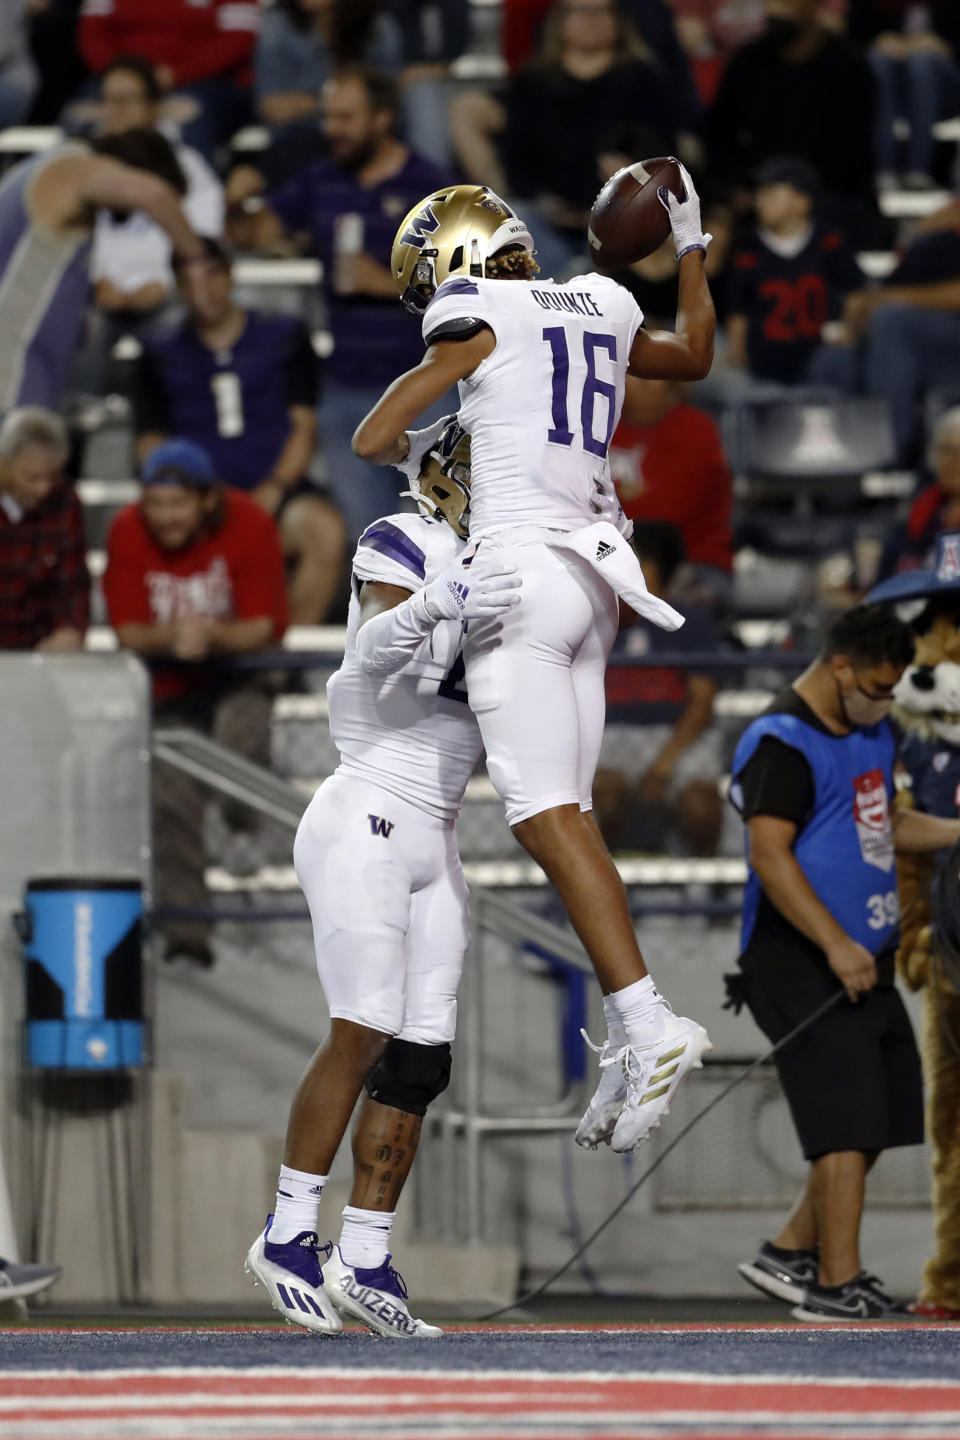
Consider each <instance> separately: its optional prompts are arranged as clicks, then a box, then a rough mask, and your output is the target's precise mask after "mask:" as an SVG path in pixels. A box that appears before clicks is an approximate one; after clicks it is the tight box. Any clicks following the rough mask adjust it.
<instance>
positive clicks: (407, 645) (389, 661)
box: [357, 590, 439, 675]
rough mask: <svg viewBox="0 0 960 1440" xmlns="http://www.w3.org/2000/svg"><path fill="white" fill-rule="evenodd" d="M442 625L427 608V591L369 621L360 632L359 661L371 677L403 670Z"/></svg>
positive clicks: (381, 612) (358, 634)
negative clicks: (439, 624) (425, 595)
mask: <svg viewBox="0 0 960 1440" xmlns="http://www.w3.org/2000/svg"><path fill="white" fill-rule="evenodd" d="M438 623H439V622H438V621H437V620H435V619H434V617H433V616H432V615H431V614H430V612H429V610H428V609H427V607H426V603H425V601H424V597H423V591H422V590H418V591H417V592H416V594H414V595H411V596H410V598H409V599H408V600H403V601H401V603H400V604H399V605H394V606H393V608H392V609H390V610H381V611H380V613H379V614H377V615H373V616H371V618H370V619H369V620H365V621H364V623H363V624H362V625H361V626H360V629H359V630H358V631H357V659H358V660H359V662H360V668H361V669H362V670H364V671H365V672H366V674H367V675H392V674H394V672H395V671H397V670H401V669H402V668H403V666H404V665H406V664H407V662H408V661H409V660H412V659H413V656H414V655H415V654H416V652H417V651H418V650H419V648H420V646H421V645H422V644H423V642H424V640H426V638H427V637H428V636H429V635H431V634H432V633H433V631H434V630H435V629H436V627H437V624H438Z"/></svg>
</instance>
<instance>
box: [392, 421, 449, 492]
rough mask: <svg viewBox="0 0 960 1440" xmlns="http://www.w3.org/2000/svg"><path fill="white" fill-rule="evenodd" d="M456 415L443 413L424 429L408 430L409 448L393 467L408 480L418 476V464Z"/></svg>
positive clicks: (421, 462)
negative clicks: (403, 457) (404, 457)
mask: <svg viewBox="0 0 960 1440" xmlns="http://www.w3.org/2000/svg"><path fill="white" fill-rule="evenodd" d="M456 418H457V417H456V415H444V416H442V417H441V418H440V419H439V420H435V421H434V423H433V424H432V425H428V426H427V427H426V428H425V429H424V430H408V431H407V439H408V440H409V441H410V450H409V452H408V454H407V458H406V459H405V460H398V461H397V464H396V466H395V467H394V468H395V469H397V470H399V471H400V473H401V474H402V475H405V476H406V477H407V479H408V480H411V481H413V480H418V479H419V478H420V466H421V465H422V464H423V457H424V455H426V453H427V451H428V450H432V449H433V447H434V445H436V443H437V441H438V440H439V439H440V436H441V435H442V434H443V431H444V429H445V428H446V426H447V425H449V424H450V421H451V420H456Z"/></svg>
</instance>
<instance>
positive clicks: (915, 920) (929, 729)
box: [871, 593, 960, 1319]
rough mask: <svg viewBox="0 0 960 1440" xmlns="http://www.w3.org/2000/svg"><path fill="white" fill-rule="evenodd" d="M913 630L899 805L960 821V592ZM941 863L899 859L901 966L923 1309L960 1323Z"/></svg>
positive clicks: (954, 1084)
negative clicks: (916, 1040)
mask: <svg viewBox="0 0 960 1440" xmlns="http://www.w3.org/2000/svg"><path fill="white" fill-rule="evenodd" d="M871 598H872V597H871ZM954 606H955V608H954ZM938 612H939V613H938ZM914 626H915V628H916V630H917V632H918V633H917V648H916V654H915V658H914V663H913V665H911V666H910V667H909V669H908V670H907V671H906V672H905V673H904V676H903V678H902V680H901V681H900V684H899V685H898V686H897V692H896V693H897V708H896V710H895V712H894V719H895V720H897V721H898V723H899V724H900V726H901V727H902V729H903V730H904V732H905V734H904V741H903V746H902V749H901V766H902V769H901V779H902V780H903V782H904V783H903V788H901V789H900V790H899V792H898V796H897V804H898V806H909V807H915V808H917V809H920V810H926V811H929V812H930V813H933V814H940V815H945V816H948V817H950V818H953V819H955V818H957V816H958V814H960V593H958V594H957V595H956V596H955V597H954V603H953V604H951V605H950V606H949V608H948V609H947V610H946V613H944V607H943V601H942V600H941V601H940V602H939V603H936V602H934V603H933V604H930V605H928V606H927V607H926V609H925V611H923V612H922V613H921V615H920V616H919V617H918V618H917V619H915V620H914ZM935 864H936V862H935V859H934V858H933V857H930V856H920V855H901V856H898V857H897V874H898V882H899V889H900V910H901V917H902V919H901V931H900V948H899V950H898V952H897V969H898V972H899V974H900V976H901V978H902V980H903V981H904V983H905V984H906V985H907V986H908V987H909V989H911V990H922V991H923V1037H922V1047H921V1048H922V1053H923V1069H924V1075H925V1078H926V1090H927V1134H928V1137H929V1140H930V1144H931V1146H932V1149H933V1160H932V1166H933V1177H932V1203H933V1215H934V1226H935V1236H936V1240H935V1250H934V1255H933V1257H932V1258H931V1259H930V1260H929V1261H928V1262H927V1264H926V1267H925V1269H924V1276H923V1288H922V1291H921V1295H920V1300H919V1302H918V1306H919V1309H920V1310H921V1311H923V1312H925V1313H927V1314H928V1315H931V1316H934V1315H936V1316H937V1317H939V1318H948V1319H953V1318H956V1319H960V995H958V993H957V991H956V990H955V989H954V987H953V985H951V983H950V982H949V981H948V980H947V978H946V976H945V974H944V968H943V964H942V961H941V958H940V956H939V955H938V954H937V951H936V947H935V945H934V942H933V937H932V931H931V904H930V897H931V886H932V883H933V877H934V873H935Z"/></svg>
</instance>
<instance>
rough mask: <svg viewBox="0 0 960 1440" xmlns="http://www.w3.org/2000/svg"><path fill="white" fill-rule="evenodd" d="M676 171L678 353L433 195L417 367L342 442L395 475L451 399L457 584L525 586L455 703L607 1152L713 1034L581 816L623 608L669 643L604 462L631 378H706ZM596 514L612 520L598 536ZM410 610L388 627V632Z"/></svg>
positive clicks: (610, 304) (476, 625)
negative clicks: (654, 961)
mask: <svg viewBox="0 0 960 1440" xmlns="http://www.w3.org/2000/svg"><path fill="white" fill-rule="evenodd" d="M681 170H682V176H683V181H684V186H685V189H684V192H683V198H682V199H677V198H676V197H675V196H674V195H672V194H671V193H670V192H669V191H668V190H666V189H665V188H664V189H662V190H660V192H659V195H660V200H661V203H662V204H663V205H664V206H665V207H666V209H667V213H668V215H669V217H670V224H671V227H672V231H673V238H674V242H675V246H676V252H677V257H678V263H679V300H678V307H677V323H676V333H675V334H667V333H648V332H647V331H645V330H643V329H642V328H641V327H642V323H643V316H642V314H641V312H640V310H639V309H638V308H637V305H636V303H635V302H634V300H633V298H632V297H631V296H630V295H629V293H628V292H627V291H626V290H625V289H623V288H622V287H621V286H619V285H617V284H616V283H615V282H614V281H613V280H611V279H609V278H607V277H605V276H603V275H599V274H590V275H581V276H578V277H577V278H576V279H574V280H570V281H567V282H565V283H563V284H555V283H554V282H553V281H550V280H539V279H537V274H538V267H537V264H536V261H535V260H534V241H533V237H532V236H531V235H530V233H529V231H528V230H527V227H526V225H525V224H524V223H523V221H522V220H521V219H519V218H518V216H516V215H515V214H514V213H513V211H512V210H510V208H509V207H508V206H507V205H505V204H504V203H503V201H501V200H500V199H499V198H498V197H497V196H496V195H494V194H493V193H491V192H490V191H489V190H487V189H486V188H484V187H476V186H467V185H460V186H454V187H452V188H450V189H447V190H440V191H437V192H436V193H435V194H433V195H429V196H427V198H426V199H425V200H423V201H422V202H421V203H420V205H418V206H416V207H415V208H414V209H413V210H412V211H411V212H410V214H409V215H408V216H407V218H406V219H405V220H404V222H403V224H402V225H401V226H400V229H399V230H398V232H397V238H396V240H395V242H394V249H393V257H392V264H393V271H394V276H395V279H396V281H397V284H398V287H399V290H400V294H401V297H402V300H403V303H404V305H405V306H406V307H407V308H408V309H409V310H411V311H413V312H414V313H415V314H417V315H419V316H421V317H422V326H423V338H424V341H425V343H426V346H427V351H426V354H425V356H424V358H423V361H422V362H421V364H420V365H419V366H418V367H417V368H416V369H415V370H411V371H408V372H407V373H406V374H405V375H402V376H400V378H399V379H397V380H396V381H394V383H393V384H392V385H391V386H390V387H389V389H388V390H387V391H386V392H385V394H384V395H383V397H382V398H381V399H380V400H379V401H378V403H377V404H376V405H375V406H374V408H373V409H372V410H371V411H370V413H369V414H368V415H367V417H366V418H365V419H364V420H363V422H362V423H361V424H360V426H359V427H358V429H357V432H356V434H355V436H354V441H353V443H354V449H355V450H356V451H357V453H358V454H360V455H362V456H364V457H365V458H366V459H368V460H373V461H379V462H380V463H382V464H396V463H397V461H398V460H402V458H403V457H404V456H405V455H406V453H407V446H408V444H409V443H410V440H409V438H408V434H407V427H408V426H410V425H411V424H412V423H413V421H414V420H415V419H416V417H417V416H418V415H419V414H420V413H421V412H422V411H423V410H425V409H426V407H427V406H428V405H430V404H432V403H433V402H434V401H435V400H436V399H437V398H438V397H439V396H440V395H442V394H443V393H444V392H445V390H446V389H447V388H448V386H450V385H452V384H454V383H455V382H459V385H460V400H461V407H460V412H459V419H460V422H461V424H462V425H463V427H464V429H465V430H467V431H468V432H469V434H470V437H471V447H472V450H471V453H472V476H473V480H472V492H471V493H472V500H471V522H470V545H469V547H468V550H467V552H466V555H465V557H464V561H463V564H464V565H465V566H466V565H469V564H470V557H471V555H473V556H475V558H474V559H473V561H472V563H473V565H474V566H475V565H477V564H479V563H480V562H484V563H489V561H490V560H492V559H494V558H496V559H497V560H499V561H502V562H505V563H510V564H513V565H516V567H517V569H518V571H519V573H520V576H521V578H522V581H523V584H522V588H521V591H520V596H521V600H520V604H519V605H518V606H517V607H516V608H515V609H513V610H510V611H508V612H505V613H504V614H502V615H499V616H496V617H494V618H492V619H485V620H472V621H471V622H470V624H469V626H468V627H467V630H466V634H465V640H464V652H463V653H464V661H465V666H466V683H467V692H468V695H469V701H470V706H471V708H472V710H473V711H474V713H475V715H476V716H477V719H478V721H479V725H480V732H481V735H482V737H483V744H484V748H485V749H486V752H487V768H488V771H489V774H490V778H491V780H492V781H493V784H494V785H495V786H496V788H497V790H498V792H499V794H500V796H501V798H502V799H503V801H504V803H505V807H506V817H507V821H508V823H509V824H510V825H511V826H512V828H513V832H514V834H515V836H516V837H517V839H518V840H519V841H520V843H521V844H522V845H523V846H524V848H525V849H526V850H527V851H528V853H529V854H530V855H531V856H532V857H533V859H535V860H536V861H537V862H538V863H539V864H540V865H541V866H542V868H543V869H544V870H545V871H546V873H547V876H548V877H549V879H550V880H551V881H552V882H553V884H554V885H555V886H556V888H557V890H558V892H559V894H560V897H561V900H562V901H563V904H564V907H565V909H566V912H567V915H568V916H569V918H570V921H571V923H572V925H573V927H574V929H575V931H576V932H577V934H578V935H579V937H580V939H581V941H582V942H583V945H584V948H585V949H586V951H587V953H588V955H589V956H590V959H591V961H592V962H593V966H594V969H595V971H596V974H597V978H598V980H599V982H600V986H601V989H602V991H603V993H604V997H605V999H604V1012H605V1015H606V1019H607V1029H608V1033H607V1040H606V1043H605V1044H604V1046H603V1049H602V1053H601V1059H600V1067H601V1068H600V1083H599V1086H598V1089H597V1092H596V1094H595V1095H594V1097H593V1099H592V1101H591V1103H590V1107H589V1109H588V1110H587V1113H586V1114H585V1115H584V1117H583V1119H582V1121H581V1122H580V1126H579V1128H578V1130H577V1135H576V1139H577V1140H578V1142H579V1143H580V1144H582V1145H586V1146H589V1147H594V1146H596V1145H597V1144H598V1143H599V1142H601V1141H607V1142H609V1143H610V1144H612V1146H613V1148H614V1149H615V1150H619V1151H626V1150H631V1149H632V1148H633V1147H634V1146H635V1145H636V1144H637V1142H638V1141H639V1140H641V1139H643V1138H644V1136H646V1135H648V1134H649V1132H650V1131H651V1130H652V1129H654V1128H655V1127H656V1125H658V1124H659V1121H660V1118H661V1116H662V1115H663V1114H664V1113H665V1111H666V1110H667V1108H668V1107H669V1104H670V1101H671V1099H672V1097H673V1095H674V1093H675V1091H676V1088H677V1086H678V1085H679V1084H680V1083H681V1081H682V1080H683V1078H684V1076H685V1075H686V1074H687V1072H688V1071H689V1070H690V1069H691V1068H692V1067H694V1066H699V1065H700V1063H701V1057H702V1055H703V1053H704V1051H705V1050H707V1049H708V1048H709V1041H708V1039H707V1035H706V1031H705V1030H703V1029H702V1028H701V1027H700V1026H699V1025H697V1024H696V1023H695V1022H694V1021H692V1020H687V1019H684V1018H683V1017H681V1016H676V1015H674V1014H673V1012H672V1010H671V1009H670V1007H669V1006H668V1005H667V1004H666V1002H665V1001H664V1000H663V999H662V997H661V996H660V995H659V993H658V992H657V990H656V988H655V986H654V983H653V980H652V978H651V977H650V976H649V975H648V973H647V968H646V965H645V964H644V961H643V957H642V955H641V953H640V950H639V947H638V945H637V941H636V938H635V936H634V932H633V926H632V923H631V920H630V913H629V908H628V904H627V897H626V892H625V891H624V888H623V884H622V882H621V880H620V877H619V874H618V872H617V870H616V868H615V866H614V864H613V861H612V860H611V858H610V855H609V853H608V851H607V849H606V847H605V845H604V843H603V840H602V839H601V836H600V832H599V830H598V828H597V826H596V824H595V822H594V820H593V818H592V815H591V805H592V800H591V789H592V784H593V777H594V773H595V770H596V766H597V758H598V755H599V751H600V741H601V736H602V731H603V722H604V670H605V667H606V662H607V657H608V655H609V652H610V648H611V646H612V644H613V640H614V637H615V634H616V630H617V623H618V597H619V598H622V599H623V600H624V601H625V602H626V603H627V604H628V605H630V606H631V607H632V608H633V609H634V610H635V611H636V612H637V614H639V615H641V616H643V617H645V618H646V619H648V620H651V621H652V622H653V623H654V624H657V625H660V626H662V627H663V628H665V629H668V630H670V629H675V628H677V627H678V626H679V625H681V624H682V623H683V622H682V619H681V617H680V616H679V615H678V614H677V612H676V611H674V610H672V609H671V608H670V606H668V605H666V604H664V603H663V602H662V601H659V600H655V599H654V598H653V597H652V596H650V595H649V594H647V592H646V588H645V586H644V584H643V577H642V574H641V572H640V566H639V562H638V561H637V558H636V556H635V555H634V553H633V550H632V548H631V547H630V545H629V544H628V543H627V541H626V539H625V538H624V535H623V534H622V533H621V530H623V529H626V528H627V527H626V522H624V521H623V519H622V513H621V512H620V509H619V504H618V503H617V501H616V496H615V492H614V491H613V487H612V482H611V481H610V472H609V465H608V461H607V448H608V445H609V443H610V437H611V436H612V434H613V431H614V429H615V427H616V424H617V421H618V420H619V418H620V413H621V409H622V408H623V405H624V395H625V389H627V388H628V386H629V380H628V376H637V377H641V378H648V379H653V378H662V379H673V380H695V379H699V378H702V377H703V376H704V375H705V374H706V373H707V371H708V370H709V368H710V362H711V358H712V354H713V333H714V311H713V304H712V301H711V299H710V293H709V290H708V288H707V283H706V279H705V277H704V267H703V261H704V255H705V251H706V247H707V244H708V242H709V239H710V237H709V236H708V235H704V234H703V232H702V228H701V222H700V202H699V199H698V197H697V193H696V190H695V189H694V186H693V182H692V180H691V178H690V176H689V174H688V173H687V172H686V170H683V169H682V167H681ZM509 281H512V282H513V283H512V284H511V283H507V282H509ZM628 414H629V405H628ZM605 506H606V507H607V508H606V512H605V513H606V514H607V515H608V516H609V517H611V518H608V519H598V511H600V512H601V513H604V507H605ZM611 519H612V521H613V522H614V523H611ZM470 574H471V572H470V569H464V570H463V582H464V585H465V586H466V587H469V585H470ZM408 603H409V602H408ZM405 608H407V607H404V606H400V607H399V608H398V609H397V610H394V611H392V612H391V615H392V617H393V620H392V623H393V624H395V625H396V626H397V628H398V632H399V630H400V627H401V626H402V625H406V624H407V623H409V622H408V621H407V620H406V619H405V617H404V613H403V612H404V610H405ZM386 623H391V622H390V621H389V620H388V621H387V622H386Z"/></svg>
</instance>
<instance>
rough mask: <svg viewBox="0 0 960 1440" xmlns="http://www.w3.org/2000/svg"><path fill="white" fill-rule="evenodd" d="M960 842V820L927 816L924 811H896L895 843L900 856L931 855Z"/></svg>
mask: <svg viewBox="0 0 960 1440" xmlns="http://www.w3.org/2000/svg"><path fill="white" fill-rule="evenodd" d="M956 840H960V820H946V819H943V818H942V817H941V816H939V815H925V814H924V812H923V811H922V810H900V809H897V810H894V812H893V842H894V848H895V849H896V852H897V854H898V855H930V854H932V853H933V852H934V851H935V850H945V849H946V848H947V846H948V845H952V844H953V843H954V841H956Z"/></svg>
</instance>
